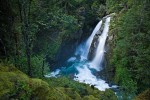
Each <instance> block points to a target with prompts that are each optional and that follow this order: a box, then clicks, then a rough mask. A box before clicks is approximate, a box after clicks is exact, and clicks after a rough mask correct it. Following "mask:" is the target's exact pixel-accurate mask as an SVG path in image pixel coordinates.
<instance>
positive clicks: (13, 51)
mask: <svg viewBox="0 0 150 100" xmlns="http://www.w3.org/2000/svg"><path fill="white" fill-rule="evenodd" d="M114 12H115V13H116V15H115V16H114V18H113V21H112V22H111V28H110V33H109V34H110V35H112V36H113V40H112V42H111V43H110V48H111V50H110V52H109V53H108V54H110V55H109V57H108V59H107V60H108V66H107V67H108V69H107V70H108V71H107V72H109V70H111V72H113V74H111V76H110V77H111V78H110V79H109V80H111V81H114V82H115V83H116V84H118V86H119V87H120V92H123V93H124V98H125V99H127V98H126V97H128V96H129V95H130V94H131V95H132V96H133V95H137V94H139V93H141V92H142V91H144V90H146V89H148V88H150V73H149V71H150V67H149V65H150V45H149V44H150V29H149V28H150V21H149V20H150V1H149V0H0V63H4V65H1V66H0V79H1V80H3V82H1V81H0V91H1V90H3V91H2V92H1V93H0V96H4V97H8V96H9V97H12V98H15V97H17V96H18V95H20V96H19V97H21V98H25V97H27V98H30V97H31V96H35V95H40V94H39V92H38V91H39V90H40V91H44V92H43V93H45V94H43V95H44V96H43V98H44V97H45V98H55V99H60V98H56V97H57V96H58V95H61V96H62V97H63V98H65V99H66V98H72V99H75V98H76V99H77V100H79V99H80V98H84V99H85V100H97V98H99V97H98V96H101V99H102V100H109V99H108V98H110V97H111V96H112V94H113V93H112V91H111V90H107V91H106V92H107V93H106V92H99V91H98V90H94V92H91V91H93V90H92V89H91V88H90V87H88V86H85V85H84V84H79V83H78V82H74V81H70V80H68V79H67V78H59V79H53V78H52V79H44V78H43V75H44V74H45V73H46V72H47V71H49V70H51V69H52V68H53V67H56V66H59V65H61V64H62V62H64V61H65V60H66V59H68V57H69V55H70V54H71V53H72V52H74V50H75V48H76V45H77V44H79V43H80V42H81V41H83V40H84V39H86V37H88V36H89V35H90V33H91V31H92V29H93V27H94V26H95V25H96V23H97V22H98V21H99V20H100V19H101V18H102V17H103V16H105V15H107V14H110V13H114ZM5 64H6V65H7V66H5ZM10 64H13V65H14V66H15V67H16V68H17V69H19V70H21V71H22V72H24V73H26V74H27V75H29V76H30V77H35V78H42V79H44V80H45V81H47V82H45V81H42V80H39V79H30V78H29V77H28V76H26V75H24V74H23V73H22V72H20V71H18V70H17V69H15V68H14V67H12V68H11V67H10V66H9V67H10V68H9V67H8V65H10ZM4 66H5V67H6V68H3V67H4ZM17 75H18V76H20V77H18V78H17V79H15V77H16V76H17ZM108 75H109V74H108ZM2 76H5V77H2ZM11 76H12V77H11ZM5 79H6V80H5ZM13 79H14V80H13ZM12 80H13V81H12ZM20 80H25V81H21V82H20ZM27 80H31V85H33V84H32V83H34V84H36V85H35V87H32V86H31V90H30V88H29V86H28V85H30V84H28V82H29V81H27ZM5 83H6V84H5ZM56 83H57V84H56ZM58 83H59V84H58ZM13 86H16V87H15V89H14V88H13ZM53 87H54V88H53ZM87 88H88V89H87ZM38 89H39V90H38ZM20 90H22V91H21V92H20V93H18V91H20ZM50 90H51V91H50ZM74 90H75V91H76V92H74ZM33 91H34V92H33ZM46 91H47V92H46ZM58 91H61V93H58ZM147 91H149V90H147ZM54 92H55V93H54ZM70 92H71V93H72V94H74V95H71V94H69V93H70ZM53 93H54V95H53V97H52V95H51V94H53ZM145 93H149V92H145ZM98 94H100V95H98ZM142 96H143V95H142ZM144 96H145V94H144ZM39 97H40V96H39ZM21 98H16V99H21ZM41 98H42V96H41ZM91 98H92V99H91ZM114 98H115V97H114V96H112V100H114ZM139 98H140V97H139ZM25 99H26V98H25Z"/></svg>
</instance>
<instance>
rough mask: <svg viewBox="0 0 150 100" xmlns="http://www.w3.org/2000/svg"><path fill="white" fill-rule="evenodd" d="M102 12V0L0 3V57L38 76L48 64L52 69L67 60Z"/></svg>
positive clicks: (6, 1) (17, 0)
mask: <svg viewBox="0 0 150 100" xmlns="http://www.w3.org/2000/svg"><path fill="white" fill-rule="evenodd" d="M99 4H100V5H99ZM105 10H106V9H105V2H104V0H101V1H99V0H94V1H89V0H44V1H41V0H5V2H4V1H3V0H1V11H0V13H1V15H2V16H0V22H1V27H0V28H1V33H2V34H1V37H0V44H1V49H0V50H1V54H0V55H1V56H0V57H1V59H3V60H4V59H5V60H6V61H9V62H11V63H13V64H14V65H15V66H16V67H17V68H19V69H20V70H22V71H23V72H25V73H27V74H28V75H30V76H33V77H39V76H40V77H41V76H42V73H44V70H45V68H46V67H48V65H47V63H46V62H47V61H48V63H49V64H50V67H53V66H55V65H56V64H59V63H61V62H63V61H65V60H66V59H68V55H69V53H68V51H70V52H73V50H74V49H75V46H72V45H75V44H77V43H78V42H80V41H82V40H83V39H85V38H86V37H87V36H88V35H89V34H90V32H91V31H92V28H93V27H94V26H95V24H96V23H97V22H98V19H100V18H102V17H103V16H104V15H105V12H106V11H105ZM96 19H97V20H96ZM66 45H68V47H65V46H66ZM63 51H64V52H65V54H64V52H63ZM61 58H62V59H61ZM62 60H63V61H62ZM27 66H28V67H27ZM41 70H42V72H41Z"/></svg>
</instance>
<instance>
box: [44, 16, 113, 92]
mask: <svg viewBox="0 0 150 100" xmlns="http://www.w3.org/2000/svg"><path fill="white" fill-rule="evenodd" d="M110 20H111V17H110V15H108V16H106V17H104V18H102V20H101V21H100V22H99V23H98V24H97V25H96V27H95V29H94V30H93V32H92V34H91V35H90V36H89V38H88V39H87V40H86V41H85V42H83V43H81V44H80V45H79V46H78V47H77V49H76V52H75V54H74V57H71V58H70V59H68V60H67V62H68V63H70V64H68V65H69V66H65V67H63V68H61V69H56V71H54V72H52V73H51V74H49V75H45V76H46V77H56V76H59V75H67V76H72V77H73V79H74V80H76V81H79V82H81V83H86V84H90V85H94V86H95V87H96V88H98V89H99V90H101V91H104V90H105V89H106V88H111V87H109V85H108V84H107V83H106V82H105V81H104V80H102V79H100V78H99V77H98V76H96V73H99V72H100V71H101V70H102V69H103V67H104V66H103V65H102V63H103V60H104V55H105V54H104V53H105V42H106V39H107V36H108V31H109V24H110ZM102 25H103V26H102ZM95 36H98V38H97V40H94V37H95ZM93 41H96V42H94V43H93ZM96 43H97V45H96ZM91 44H94V46H95V45H96V46H97V47H95V50H94V51H95V52H94V51H93V52H89V51H90V49H92V46H91ZM90 53H93V54H94V57H93V60H92V61H89V57H88V55H90Z"/></svg>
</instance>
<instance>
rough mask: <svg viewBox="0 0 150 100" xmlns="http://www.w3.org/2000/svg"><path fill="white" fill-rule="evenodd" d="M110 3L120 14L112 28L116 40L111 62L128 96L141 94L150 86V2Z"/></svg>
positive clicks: (126, 0) (110, 1)
mask: <svg viewBox="0 0 150 100" xmlns="http://www.w3.org/2000/svg"><path fill="white" fill-rule="evenodd" d="M107 4H108V8H109V11H110V12H118V14H117V16H116V18H115V20H114V22H113V23H112V24H113V25H111V30H112V32H113V34H114V37H115V38H114V41H113V54H112V55H113V56H112V57H111V60H110V63H111V65H112V66H114V67H115V70H116V71H115V80H116V82H117V83H118V84H120V85H121V88H122V89H123V90H124V91H126V92H127V93H128V94H130V93H137V92H138V93H139V92H141V91H143V90H145V89H146V88H148V87H150V83H149V81H150V79H149V77H150V74H149V73H148V71H149V70H150V69H149V65H150V62H149V57H150V50H149V49H150V45H149V38H150V33H149V29H148V28H147V27H150V23H149V20H150V13H149V12H148V11H149V5H150V2H149V1H147V0H143V1H136V0H125V1H122V0H121V1H113V0H107ZM122 4H123V5H124V6H122V7H120V8H117V7H119V6H118V5H120V6H121V5H122ZM145 69H146V70H145Z"/></svg>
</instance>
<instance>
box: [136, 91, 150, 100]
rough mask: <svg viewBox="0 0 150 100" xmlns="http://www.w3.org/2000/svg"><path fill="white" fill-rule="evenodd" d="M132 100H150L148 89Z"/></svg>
mask: <svg viewBox="0 0 150 100" xmlns="http://www.w3.org/2000/svg"><path fill="white" fill-rule="evenodd" d="M134 100H150V88H149V89H147V90H145V91H144V92H142V93H140V94H139V95H138V96H137V97H136V98H135V99H134Z"/></svg>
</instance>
